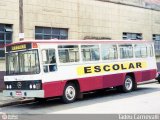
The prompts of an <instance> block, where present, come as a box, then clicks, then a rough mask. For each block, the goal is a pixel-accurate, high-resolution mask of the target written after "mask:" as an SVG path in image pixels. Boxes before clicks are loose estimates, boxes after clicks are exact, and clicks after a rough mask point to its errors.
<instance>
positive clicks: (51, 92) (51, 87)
mask: <svg viewBox="0 0 160 120" xmlns="http://www.w3.org/2000/svg"><path fill="white" fill-rule="evenodd" d="M66 82H67V81H63V82H62V81H57V82H47V83H43V90H44V96H45V98H47V97H56V96H62V95H63V90H64V86H65V84H66Z"/></svg>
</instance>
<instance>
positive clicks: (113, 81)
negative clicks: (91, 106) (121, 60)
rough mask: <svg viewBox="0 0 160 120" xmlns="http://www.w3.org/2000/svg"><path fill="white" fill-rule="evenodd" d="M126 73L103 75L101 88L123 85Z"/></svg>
mask: <svg viewBox="0 0 160 120" xmlns="http://www.w3.org/2000/svg"><path fill="white" fill-rule="evenodd" d="M125 76H126V73H119V74H112V75H105V76H104V77H103V88H108V87H115V86H119V85H123V82H124V79H125Z"/></svg>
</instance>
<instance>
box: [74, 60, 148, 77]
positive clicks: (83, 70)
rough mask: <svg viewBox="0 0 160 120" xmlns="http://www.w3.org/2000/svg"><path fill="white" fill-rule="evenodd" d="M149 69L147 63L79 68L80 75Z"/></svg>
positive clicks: (125, 63) (124, 63)
mask: <svg viewBox="0 0 160 120" xmlns="http://www.w3.org/2000/svg"><path fill="white" fill-rule="evenodd" d="M144 68H147V62H123V63H111V64H100V65H91V66H90V65H88V66H80V67H78V68H77V74H78V75H85V74H97V73H106V72H116V71H123V70H135V69H144Z"/></svg>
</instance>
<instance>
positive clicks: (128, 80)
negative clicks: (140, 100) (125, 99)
mask: <svg viewBox="0 0 160 120" xmlns="http://www.w3.org/2000/svg"><path fill="white" fill-rule="evenodd" d="M136 88H137V84H136V83H135V81H134V79H133V78H132V77H131V76H128V75H127V76H126V77H125V80H124V83H123V85H122V86H118V87H117V89H118V90H119V91H122V92H125V93H127V92H131V91H133V90H135V89H136Z"/></svg>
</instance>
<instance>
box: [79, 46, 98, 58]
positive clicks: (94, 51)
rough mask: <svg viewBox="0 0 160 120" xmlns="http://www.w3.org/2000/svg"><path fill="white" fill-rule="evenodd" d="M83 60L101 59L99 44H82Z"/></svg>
mask: <svg viewBox="0 0 160 120" xmlns="http://www.w3.org/2000/svg"><path fill="white" fill-rule="evenodd" d="M81 52H82V59H83V61H98V60H100V53H99V46H98V45H82V46H81Z"/></svg>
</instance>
